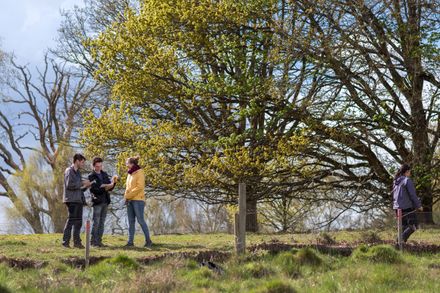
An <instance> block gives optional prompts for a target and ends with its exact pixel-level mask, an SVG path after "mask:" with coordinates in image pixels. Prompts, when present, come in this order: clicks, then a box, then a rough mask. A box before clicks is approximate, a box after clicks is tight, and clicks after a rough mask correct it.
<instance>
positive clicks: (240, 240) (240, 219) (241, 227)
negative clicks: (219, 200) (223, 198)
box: [234, 183, 246, 254]
mask: <svg viewBox="0 0 440 293" xmlns="http://www.w3.org/2000/svg"><path fill="white" fill-rule="evenodd" d="M234 228H235V229H234V230H235V249H236V251H237V254H242V253H245V251H246V184H244V183H239V184H238V214H235V226H234Z"/></svg>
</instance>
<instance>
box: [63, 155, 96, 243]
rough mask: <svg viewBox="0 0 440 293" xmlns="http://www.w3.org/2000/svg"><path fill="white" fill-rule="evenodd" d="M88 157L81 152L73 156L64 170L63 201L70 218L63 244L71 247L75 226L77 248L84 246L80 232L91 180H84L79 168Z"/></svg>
mask: <svg viewBox="0 0 440 293" xmlns="http://www.w3.org/2000/svg"><path fill="white" fill-rule="evenodd" d="M85 161H86V158H85V157H84V156H83V155H81V154H76V155H74V156H73V164H72V165H71V166H70V167H69V168H67V169H66V171H65V172H64V193H63V202H64V203H65V204H66V206H67V211H68V218H67V221H66V225H65V226H64V231H63V246H64V247H69V242H70V237H71V234H72V228H73V243H74V247H76V248H84V246H83V245H82V244H81V238H80V232H81V226H82V217H83V205H85V198H84V190H86V189H87V188H89V187H90V185H91V183H90V181H89V180H82V179H81V174H80V172H79V169H81V168H83V167H84V164H85Z"/></svg>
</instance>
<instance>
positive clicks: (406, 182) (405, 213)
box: [393, 164, 422, 242]
mask: <svg viewBox="0 0 440 293" xmlns="http://www.w3.org/2000/svg"><path fill="white" fill-rule="evenodd" d="M410 176H411V167H410V166H409V165H408V164H403V165H402V166H401V167H400V169H399V170H398V171H397V173H396V175H395V176H394V181H393V209H394V210H395V211H396V214H397V210H398V209H401V210H402V231H403V232H402V239H403V242H406V241H407V240H408V238H409V236H411V234H412V233H414V232H415V231H416V229H417V226H418V222H417V215H416V210H417V209H418V210H421V208H422V204H421V202H420V199H419V198H418V197H417V194H416V189H415V187H414V183H413V181H412V180H411V178H409V177H410Z"/></svg>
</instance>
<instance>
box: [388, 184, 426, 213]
mask: <svg viewBox="0 0 440 293" xmlns="http://www.w3.org/2000/svg"><path fill="white" fill-rule="evenodd" d="M393 198H394V202H393V209H395V210H397V209H402V210H405V209H418V208H420V207H421V206H422V204H421V203H420V199H419V198H418V197H417V195H416V189H415V187H414V183H413V182H412V180H411V179H410V178H408V177H406V176H400V177H398V178H397V179H395V180H394V182H393Z"/></svg>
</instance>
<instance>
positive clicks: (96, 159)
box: [92, 157, 103, 167]
mask: <svg viewBox="0 0 440 293" xmlns="http://www.w3.org/2000/svg"><path fill="white" fill-rule="evenodd" d="M102 162H103V161H102V158H100V157H94V158H93V162H92V166H93V167H95V165H96V163H102Z"/></svg>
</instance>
